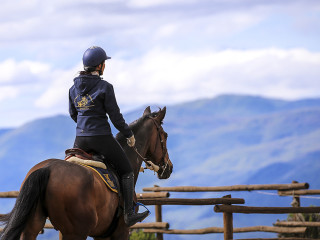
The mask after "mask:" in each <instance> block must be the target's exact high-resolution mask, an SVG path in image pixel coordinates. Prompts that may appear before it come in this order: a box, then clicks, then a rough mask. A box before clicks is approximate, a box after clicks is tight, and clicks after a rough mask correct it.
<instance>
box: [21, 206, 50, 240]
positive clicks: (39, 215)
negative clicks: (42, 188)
mask: <svg viewBox="0 0 320 240" xmlns="http://www.w3.org/2000/svg"><path fill="white" fill-rule="evenodd" d="M46 219H47V216H46V215H45V214H44V212H43V209H42V206H41V205H40V203H38V205H37V208H36V211H35V212H34V214H33V215H32V216H30V218H29V219H28V222H27V225H26V228H25V229H24V230H23V232H22V234H21V239H22V240H35V239H36V238H37V236H38V234H39V232H40V231H41V230H42V229H43V227H44V225H45V223H46Z"/></svg>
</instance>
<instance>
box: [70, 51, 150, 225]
mask: <svg viewBox="0 0 320 240" xmlns="http://www.w3.org/2000/svg"><path fill="white" fill-rule="evenodd" d="M110 58H111V57H109V56H107V54H106V52H105V51H104V50H103V49H102V48H101V47H96V46H93V47H90V48H88V49H87V50H86V51H85V52H84V54H83V59H82V60H83V65H84V71H81V72H80V73H79V76H77V77H76V78H74V85H73V86H72V87H71V88H70V90H69V113H70V116H71V118H72V119H73V120H74V121H75V122H76V123H77V129H76V138H75V142H74V148H80V149H83V150H84V151H86V152H96V153H99V154H102V156H103V157H104V161H106V160H107V161H110V162H111V163H112V164H113V166H114V167H115V168H116V170H117V172H118V174H119V175H120V181H121V189H122V193H123V198H124V219H125V223H126V224H127V226H132V225H134V224H135V223H137V222H138V221H142V220H143V219H144V218H146V217H147V216H148V211H145V212H143V213H135V212H134V209H133V207H134V206H133V204H134V203H133V194H134V174H133V169H132V166H131V164H130V162H129V160H128V158H127V156H126V154H125V152H124V151H123V149H122V147H121V146H120V144H119V143H118V142H117V140H116V139H115V138H114V137H113V135H112V132H111V128H110V125H109V122H108V117H107V115H108V116H109V118H110V120H111V122H112V123H113V125H114V126H115V127H116V128H117V129H118V130H119V131H120V132H121V133H122V134H123V135H124V136H125V137H126V138H127V144H128V145H129V146H130V147H134V145H135V138H134V135H133V132H132V131H131V129H130V128H129V127H128V125H127V124H126V122H125V120H124V118H123V116H122V114H121V112H120V109H119V106H118V104H117V101H116V98H115V93H114V90H113V86H112V85H111V84H110V83H109V82H107V81H105V80H102V78H101V77H100V76H101V75H103V72H104V69H105V60H108V59H110Z"/></svg>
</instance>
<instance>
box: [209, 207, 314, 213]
mask: <svg viewBox="0 0 320 240" xmlns="http://www.w3.org/2000/svg"><path fill="white" fill-rule="evenodd" d="M214 211H215V212H226V213H247V214H250V213H254V214H256V213H262V214H282V213H320V207H249V206H235V205H216V206H214Z"/></svg>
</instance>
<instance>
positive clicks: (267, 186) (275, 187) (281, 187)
mask: <svg viewBox="0 0 320 240" xmlns="http://www.w3.org/2000/svg"><path fill="white" fill-rule="evenodd" d="M308 188H309V184H308V183H290V184H254V185H233V186H221V187H193V186H179V187H147V188H143V191H146V192H150V191H153V192H160V191H167V192H229V191H254V190H298V189H308Z"/></svg>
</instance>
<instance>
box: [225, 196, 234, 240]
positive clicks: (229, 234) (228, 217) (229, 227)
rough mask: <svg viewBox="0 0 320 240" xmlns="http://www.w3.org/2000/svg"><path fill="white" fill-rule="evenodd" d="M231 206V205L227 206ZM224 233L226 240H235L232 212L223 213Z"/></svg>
mask: <svg viewBox="0 0 320 240" xmlns="http://www.w3.org/2000/svg"><path fill="white" fill-rule="evenodd" d="M223 198H231V195H226V196H224V197H223ZM226 205H231V204H226ZM223 233H224V240H230V239H233V215H232V212H230V213H229V212H223Z"/></svg>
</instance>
